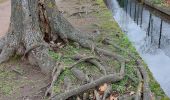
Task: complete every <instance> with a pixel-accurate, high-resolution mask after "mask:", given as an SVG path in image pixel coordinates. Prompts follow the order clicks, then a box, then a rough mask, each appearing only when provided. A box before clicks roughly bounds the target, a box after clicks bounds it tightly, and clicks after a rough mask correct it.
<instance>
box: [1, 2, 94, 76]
mask: <svg viewBox="0 0 170 100" xmlns="http://www.w3.org/2000/svg"><path fill="white" fill-rule="evenodd" d="M11 6H12V7H11V10H12V12H11V23H10V28H9V31H8V33H7V36H6V37H5V38H3V39H1V40H0V41H4V39H5V41H4V42H0V43H1V44H0V52H1V54H0V63H3V62H5V61H7V60H9V58H10V57H11V56H13V55H14V54H19V55H22V56H25V55H26V56H27V57H28V59H29V61H30V63H31V64H33V65H36V66H39V67H40V68H41V70H42V72H44V73H46V74H49V73H51V72H52V69H53V68H54V67H55V66H56V64H55V61H54V60H53V59H52V58H50V56H49V55H48V51H49V46H48V43H50V42H51V41H53V42H55V43H56V42H58V41H63V42H68V40H73V41H76V42H78V43H79V44H81V45H82V46H83V47H87V48H92V44H93V42H92V41H91V40H89V39H87V37H85V36H83V35H82V34H81V32H79V31H78V30H76V29H75V28H74V27H73V26H72V25H71V24H70V23H69V22H68V21H67V20H66V19H65V18H64V17H63V16H62V15H61V14H60V12H59V10H58V9H57V6H56V3H55V0H15V1H14V0H12V2H11ZM2 48H3V49H2Z"/></svg>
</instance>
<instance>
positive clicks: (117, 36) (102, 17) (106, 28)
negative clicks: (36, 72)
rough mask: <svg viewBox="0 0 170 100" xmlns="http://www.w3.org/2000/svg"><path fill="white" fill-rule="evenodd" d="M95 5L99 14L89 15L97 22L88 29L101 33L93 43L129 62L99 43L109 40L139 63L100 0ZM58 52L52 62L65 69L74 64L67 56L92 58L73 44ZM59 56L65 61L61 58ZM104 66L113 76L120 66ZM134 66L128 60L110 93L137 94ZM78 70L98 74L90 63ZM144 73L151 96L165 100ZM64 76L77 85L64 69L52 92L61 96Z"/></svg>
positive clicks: (162, 93)
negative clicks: (113, 71)
mask: <svg viewBox="0 0 170 100" xmlns="http://www.w3.org/2000/svg"><path fill="white" fill-rule="evenodd" d="M96 2H97V4H98V5H99V6H100V7H99V10H100V12H93V13H91V16H93V17H94V16H95V17H96V19H97V20H98V24H97V25H91V27H92V28H94V29H95V28H96V26H97V27H98V28H99V30H101V31H100V33H101V34H100V35H99V36H98V37H97V40H96V41H97V42H98V44H97V45H98V46H100V47H103V48H108V49H109V50H111V51H114V52H116V53H117V54H121V55H122V56H124V57H125V58H129V55H128V54H127V53H125V52H122V51H120V50H116V49H115V48H114V47H113V46H106V45H103V44H102V43H101V41H102V40H103V39H104V38H106V37H110V38H111V40H113V42H114V43H116V44H118V45H119V46H120V47H122V48H126V50H128V51H130V52H131V53H133V54H134V55H135V56H136V58H139V59H140V56H139V55H138V53H137V52H136V49H135V48H134V47H133V46H132V43H131V42H130V41H129V39H128V38H127V36H126V35H125V34H124V33H123V32H122V31H121V29H120V27H119V26H118V24H117V23H116V21H114V19H113V17H112V14H111V12H110V11H109V10H108V9H107V8H106V6H105V4H104V2H103V0H97V1H96ZM59 52H60V53H58V54H57V53H54V52H50V54H51V55H52V57H53V58H54V59H56V60H58V59H60V60H61V61H62V62H63V63H64V66H70V65H72V64H73V63H74V61H73V60H72V59H70V58H69V57H70V56H73V55H74V54H86V55H95V54H93V53H92V52H91V51H90V50H88V49H85V48H81V47H80V48H77V47H76V46H74V43H70V44H69V45H67V46H66V47H64V48H62V49H61V50H60V51H59ZM61 54H62V55H64V56H66V57H64V58H62V57H61ZM60 57H61V58H60ZM107 64H108V65H110V66H113V67H114V70H115V71H116V72H118V71H119V69H120V64H119V63H118V62H117V61H113V60H108V62H107ZM135 66H136V63H135V61H134V60H130V62H128V63H127V64H126V69H125V70H126V73H125V78H124V79H123V80H122V81H120V82H117V83H114V84H112V88H113V90H115V91H118V92H119V93H120V94H124V93H127V92H131V91H136V88H137V85H138V77H137V75H136V71H135V68H134V67H135ZM144 66H145V67H146V68H147V66H146V64H144ZM77 68H79V69H81V70H83V71H85V72H86V73H87V74H89V73H93V75H94V74H96V75H99V72H100V71H99V69H98V68H97V67H95V66H93V65H91V64H89V63H80V64H78V65H77ZM147 71H148V73H149V76H150V87H151V90H152V92H154V94H155V95H156V96H161V97H163V98H165V99H163V100H166V96H165V94H164V92H163V91H162V89H161V88H160V86H159V84H158V83H157V82H156V81H155V80H154V78H153V77H152V74H151V73H150V72H149V70H148V69H147ZM66 76H67V77H69V78H71V79H72V81H75V82H77V80H76V78H75V77H74V75H73V74H72V72H71V71H70V70H69V69H65V71H64V72H63V73H62V74H61V75H60V77H59V80H58V81H57V82H56V84H55V87H54V91H55V92H57V93H60V92H62V91H63V90H62V89H61V88H60V87H61V84H63V81H64V77H66Z"/></svg>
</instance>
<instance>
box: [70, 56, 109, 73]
mask: <svg viewBox="0 0 170 100" xmlns="http://www.w3.org/2000/svg"><path fill="white" fill-rule="evenodd" d="M71 58H72V59H74V60H80V59H82V58H83V56H81V55H75V56H73V57H71ZM97 60H99V61H100V59H99V58H97V59H87V61H86V62H89V63H91V64H94V65H95V66H96V67H98V68H99V70H100V71H102V72H103V74H104V75H106V74H107V72H106V69H105V67H104V66H103V65H102V64H101V63H100V62H99V61H97Z"/></svg>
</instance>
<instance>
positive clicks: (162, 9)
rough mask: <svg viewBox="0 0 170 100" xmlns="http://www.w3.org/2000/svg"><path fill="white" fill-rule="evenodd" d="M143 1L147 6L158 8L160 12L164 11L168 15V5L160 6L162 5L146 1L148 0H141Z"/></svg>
mask: <svg viewBox="0 0 170 100" xmlns="http://www.w3.org/2000/svg"><path fill="white" fill-rule="evenodd" d="M138 1H142V0H138ZM143 3H144V4H146V5H147V6H150V7H152V8H154V9H156V10H159V11H160V12H162V13H165V14H167V15H169V16H170V7H162V6H159V5H156V4H153V3H152V2H151V1H148V0H143Z"/></svg>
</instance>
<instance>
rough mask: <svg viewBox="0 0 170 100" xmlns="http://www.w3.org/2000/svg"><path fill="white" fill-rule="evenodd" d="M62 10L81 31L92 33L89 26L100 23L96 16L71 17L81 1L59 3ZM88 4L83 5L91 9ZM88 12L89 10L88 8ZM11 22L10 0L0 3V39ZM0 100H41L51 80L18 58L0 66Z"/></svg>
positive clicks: (60, 1) (72, 0) (64, 0)
mask: <svg viewBox="0 0 170 100" xmlns="http://www.w3.org/2000/svg"><path fill="white" fill-rule="evenodd" d="M56 2H57V5H58V7H59V9H60V11H61V12H62V13H63V14H64V16H65V17H66V18H68V19H69V21H70V22H71V23H72V24H73V25H74V26H75V27H76V28H78V29H80V30H81V31H86V32H89V33H91V32H93V31H94V30H95V29H92V28H91V27H89V25H91V24H94V23H97V20H96V19H95V18H93V17H88V16H87V17H82V18H80V17H78V18H76V17H71V15H72V14H73V13H75V12H77V11H78V10H79V8H80V7H81V6H82V5H81V4H79V3H78V0H57V1H56ZM89 5H90V4H89V3H83V6H84V7H85V8H89V7H88V6H89ZM87 10H88V9H87ZM9 21H10V0H8V1H5V2H3V3H1V4H0V37H2V36H4V35H5V33H6V32H7V30H8V26H9ZM0 80H1V81H0V100H42V98H43V94H44V90H43V87H44V86H46V85H47V84H48V82H49V81H48V78H47V77H46V76H45V75H43V74H42V73H41V72H40V69H39V68H38V67H35V66H30V65H29V64H28V63H27V61H25V60H22V61H21V60H20V59H18V58H17V57H15V60H14V59H13V60H11V61H9V62H8V63H4V64H2V65H0Z"/></svg>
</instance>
